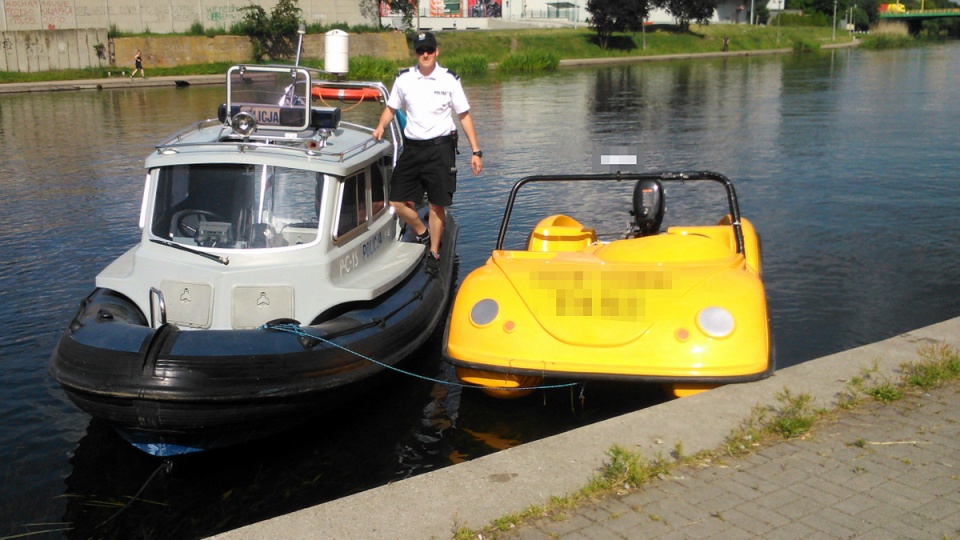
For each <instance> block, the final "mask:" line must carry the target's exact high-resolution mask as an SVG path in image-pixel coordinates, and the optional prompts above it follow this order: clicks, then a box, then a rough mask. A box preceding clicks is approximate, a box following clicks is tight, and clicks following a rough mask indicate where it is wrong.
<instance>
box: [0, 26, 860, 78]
mask: <svg viewBox="0 0 960 540" xmlns="http://www.w3.org/2000/svg"><path fill="white" fill-rule="evenodd" d="M724 36H729V38H730V43H729V50H730V51H732V52H737V51H751V50H765V49H783V48H789V49H794V50H797V51H810V50H817V49H819V47H820V46H821V45H826V44H829V43H849V42H850V41H851V39H852V38H851V37H850V36H849V35H848V34H847V33H846V32H838V33H837V37H836V41H833V40H832V32H831V30H830V29H829V28H822V27H783V28H780V29H778V28H777V27H766V26H749V25H745V24H741V25H732V24H714V25H708V26H696V25H694V26H691V28H690V31H688V32H680V31H678V30H676V28H674V27H671V26H652V27H649V28H647V30H646V32H638V33H634V34H618V35H616V36H614V38H613V40H612V42H611V45H610V46H609V47H608V48H607V49H606V50H602V49H600V47H599V46H598V45H597V44H596V33H595V32H594V31H593V30H591V29H589V28H579V29H576V30H574V29H572V28H571V29H531V30H500V31H479V30H478V31H459V32H444V33H442V34H439V36H438V37H439V41H440V45H441V50H442V58H441V61H440V62H441V64H443V65H445V66H449V67H452V68H454V69H456V70H457V71H458V72H460V73H461V74H462V75H470V74H475V73H481V72H486V71H487V66H488V65H489V64H502V66H501V68H500V69H501V71H544V70H549V69H554V68H555V67H556V64H557V62H558V61H559V60H565V59H580V58H626V57H634V56H657V55H664V54H696V53H705V52H711V53H715V52H719V51H721V49H722V47H723V38H724ZM778 36H779V38H778ZM411 62H412V56H411V59H410V60H409V61H404V62H399V63H397V62H390V61H386V60H380V59H375V58H352V59H351V72H352V73H351V74H352V75H353V76H354V78H358V79H369V78H373V79H389V78H391V77H392V76H393V74H394V72H395V71H396V68H397V67H400V66H403V65H408V64H410V63H411ZM304 63H305V64H307V65H312V66H314V67H319V66H321V65H322V62H309V61H306V62H304ZM227 67H228V65H227V64H199V65H190V66H179V67H175V68H152V69H150V73H149V74H148V76H150V77H161V76H172V75H199V74H217V73H224V72H225V71H226V68H227ZM119 69H121V68H90V69H71V70H57V71H43V72H36V73H20V72H7V71H3V72H0V83H14V82H41V81H58V80H83V79H99V78H106V77H107V76H108V74H107V72H108V71H112V72H113V73H114V74H115V73H116V72H117V71H118V70H119Z"/></svg>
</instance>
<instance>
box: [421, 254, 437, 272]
mask: <svg viewBox="0 0 960 540" xmlns="http://www.w3.org/2000/svg"><path fill="white" fill-rule="evenodd" d="M424 258H425V259H426V263H425V264H424V267H423V270H424V271H425V272H426V273H427V274H428V275H431V276H434V277H436V276H437V275H439V274H440V255H439V254H438V253H434V252H432V251H428V252H427V254H426V255H424Z"/></svg>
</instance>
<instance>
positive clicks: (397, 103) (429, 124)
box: [387, 65, 470, 140]
mask: <svg viewBox="0 0 960 540" xmlns="http://www.w3.org/2000/svg"><path fill="white" fill-rule="evenodd" d="M387 106H388V107H390V108H391V109H396V110H402V111H404V113H406V115H407V125H406V127H405V128H404V130H403V134H404V135H405V136H406V137H407V138H408V139H414V140H425V139H433V138H436V137H442V136H444V135H449V134H450V133H452V132H453V131H454V130H456V124H455V123H454V121H453V113H456V114H458V115H459V114H462V113H465V112H467V111H469V110H470V103H468V102H467V96H466V94H464V92H463V86H462V85H461V84H460V77H458V76H457V75H456V74H455V73H453V72H451V71H450V70H448V69H446V68H443V67H440V65H437V66H436V67H434V69H433V73H431V74H430V75H429V76H423V75H422V74H421V73H420V70H419V69H417V67H416V66H414V67H412V68H408V69H405V70H403V71H401V72H400V74H399V75H397V79H396V81H394V83H393V91H391V92H390V98H389V99H387Z"/></svg>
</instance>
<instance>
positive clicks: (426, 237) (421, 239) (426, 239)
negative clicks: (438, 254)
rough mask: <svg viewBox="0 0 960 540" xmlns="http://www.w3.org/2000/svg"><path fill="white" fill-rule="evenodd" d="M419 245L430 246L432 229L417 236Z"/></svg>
mask: <svg viewBox="0 0 960 540" xmlns="http://www.w3.org/2000/svg"><path fill="white" fill-rule="evenodd" d="M417 243H418V244H423V245H425V246H429V245H430V229H427V230H425V231H423V234H418V235H417Z"/></svg>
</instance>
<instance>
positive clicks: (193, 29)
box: [187, 21, 203, 36]
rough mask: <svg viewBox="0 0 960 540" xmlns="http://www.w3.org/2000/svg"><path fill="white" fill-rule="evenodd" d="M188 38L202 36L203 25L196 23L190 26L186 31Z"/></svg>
mask: <svg viewBox="0 0 960 540" xmlns="http://www.w3.org/2000/svg"><path fill="white" fill-rule="evenodd" d="M187 35H188V36H202V35H203V23H202V22H200V21H196V22H194V23H193V24H191V25H190V29H189V30H187Z"/></svg>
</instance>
